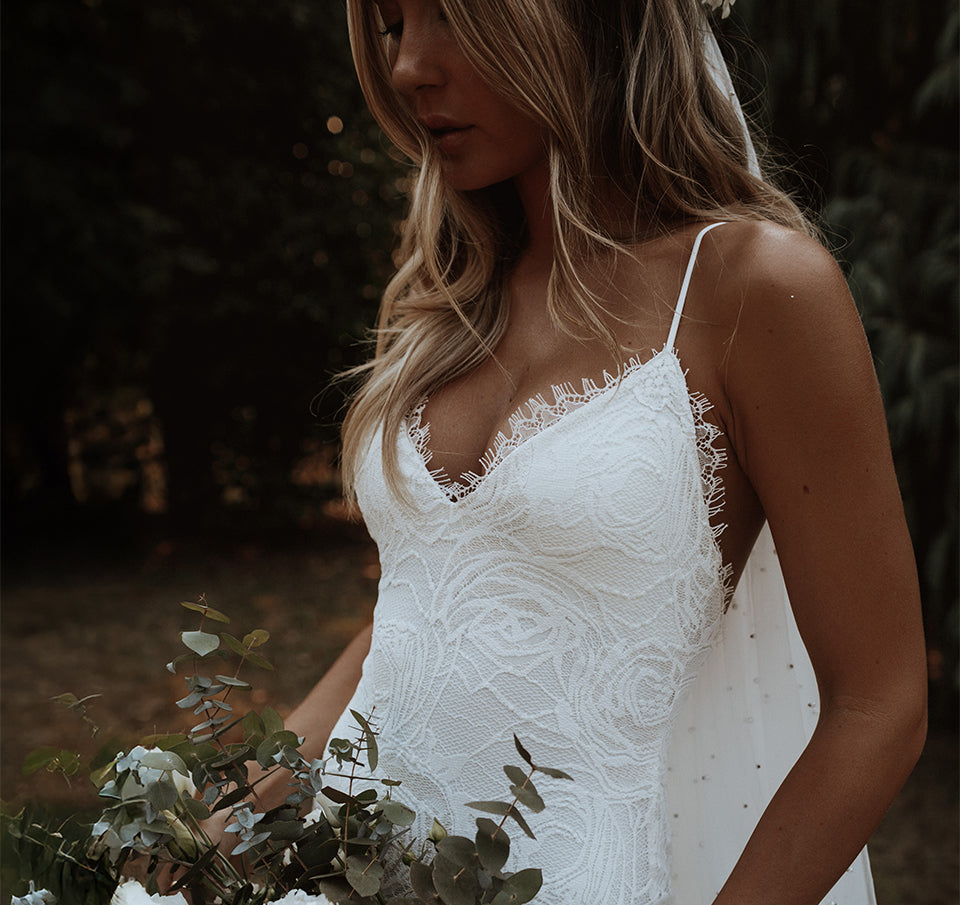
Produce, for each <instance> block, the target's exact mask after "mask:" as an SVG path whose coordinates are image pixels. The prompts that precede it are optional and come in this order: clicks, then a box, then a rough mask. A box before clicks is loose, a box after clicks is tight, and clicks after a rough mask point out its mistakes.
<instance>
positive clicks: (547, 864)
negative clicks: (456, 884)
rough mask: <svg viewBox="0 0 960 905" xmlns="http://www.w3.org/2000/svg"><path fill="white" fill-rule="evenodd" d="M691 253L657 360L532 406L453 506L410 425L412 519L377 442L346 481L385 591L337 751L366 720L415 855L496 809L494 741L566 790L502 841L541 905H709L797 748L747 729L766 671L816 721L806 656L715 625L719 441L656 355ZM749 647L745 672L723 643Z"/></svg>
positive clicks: (725, 596)
mask: <svg viewBox="0 0 960 905" xmlns="http://www.w3.org/2000/svg"><path fill="white" fill-rule="evenodd" d="M718 225H719V224H713V226H711V227H708V228H707V229H711V228H713V227H714V226H718ZM704 232H706V230H704V231H703V232H701V234H700V235H698V236H697V239H696V243H695V245H694V249H693V252H692V253H691V256H690V261H689V266H688V269H687V273H686V278H685V280H684V284H683V289H682V291H681V295H680V298H679V300H678V303H677V306H676V314H675V317H674V320H673V324H672V327H671V330H670V334H669V338H668V340H667V343H666V345H665V346H664V348H663V349H661V350H660V351H658V352H657V353H655V354H654V355H653V356H652V357H651V358H649V359H648V360H646V361H639V360H634V361H631V362H629V363H628V365H627V366H626V367H625V368H624V369H623V373H622V374H621V375H620V376H619V378H618V377H617V376H616V375H609V376H607V377H606V379H605V380H604V382H603V383H602V384H600V385H596V384H594V383H592V382H591V381H588V380H584V381H583V385H582V387H574V386H572V385H564V386H557V387H554V388H553V399H550V400H548V399H545V398H542V397H537V398H535V399H531V400H530V401H529V402H528V403H527V404H526V405H525V406H524V407H523V408H522V409H521V410H520V411H518V412H517V414H516V415H515V416H514V417H513V419H512V420H511V425H510V434H509V436H507V435H503V434H501V435H500V436H499V437H498V439H497V442H496V444H495V445H494V447H493V449H492V450H491V451H490V452H489V454H488V455H487V457H486V459H485V460H484V462H483V463H482V469H481V471H480V473H479V474H476V475H470V476H468V477H467V478H466V480H464V481H462V482H454V481H451V480H449V479H448V478H447V477H446V476H444V475H443V474H440V473H438V472H437V471H431V470H430V468H429V459H430V451H429V450H430V431H429V425H426V424H422V423H420V412H419V411H418V412H416V413H414V414H413V416H412V417H411V419H410V422H409V425H408V427H409V430H408V431H407V432H406V433H404V434H403V435H402V436H401V438H400V445H401V448H400V451H399V454H400V464H401V471H402V477H403V480H404V482H405V483H406V486H407V488H408V490H409V492H410V494H411V496H412V499H413V508H405V507H404V506H403V505H402V504H401V503H400V502H399V501H398V500H397V498H396V497H395V496H394V495H393V494H392V493H391V492H390V490H389V489H388V488H387V487H386V485H385V483H384V480H383V475H382V472H381V470H380V452H381V451H380V445H379V439H378V438H375V439H374V441H373V442H372V444H371V447H370V449H369V450H368V453H367V455H366V457H365V459H364V462H363V464H362V466H361V468H360V470H359V474H358V482H357V488H358V495H359V500H360V505H361V508H362V510H363V513H364V517H365V519H366V523H367V526H368V528H369V530H370V533H371V534H372V535H373V537H374V539H375V540H376V542H377V544H378V547H379V550H380V559H381V567H382V578H381V581H380V590H379V600H378V603H377V606H376V610H375V615H374V630H373V639H372V642H371V647H370V653H369V655H368V657H367V659H366V661H365V663H364V667H363V676H362V678H361V680H360V683H359V686H358V688H357V690H356V693H355V695H354V697H353V700H352V701H351V703H350V707H349V708H348V710H347V711H346V713H345V715H344V717H342V718H341V720H340V722H339V724H338V725H337V727H336V728H335V730H334V733H333V735H334V736H335V737H348V738H349V737H354V736H355V730H354V729H353V728H352V722H353V721H352V718H351V717H350V715H349V709H350V708H352V709H355V710H357V711H359V712H361V713H363V714H369V713H373V714H374V718H375V720H376V722H377V723H378V724H379V727H380V730H381V758H380V766H379V769H378V773H379V774H380V775H383V776H388V777H390V778H393V779H397V780H400V781H401V783H402V785H401V787H400V789H399V790H398V798H399V799H400V800H401V801H403V802H404V803H406V804H409V805H410V806H411V807H412V808H414V810H416V811H417V814H418V823H417V825H416V826H415V831H416V833H417V835H418V836H420V837H421V838H423V837H424V836H425V835H426V833H427V832H428V831H429V828H430V825H431V823H432V820H433V818H437V819H438V820H439V821H440V822H441V823H442V824H443V825H444V826H445V827H446V828H447V829H448V830H449V831H450V832H457V833H460V834H468V835H472V834H473V832H474V831H475V828H474V826H473V820H472V815H473V812H471V811H469V810H468V809H466V808H464V804H465V803H466V802H467V801H471V800H476V799H491V798H492V799H498V798H502V797H504V795H505V793H506V791H507V782H506V778H505V777H504V775H503V772H502V766H503V765H504V764H506V763H515V762H516V761H517V760H518V758H517V756H516V753H515V751H514V748H513V744H512V738H511V736H512V733H516V734H517V735H518V736H519V737H520V739H521V741H522V742H523V743H524V745H526V747H527V748H528V750H529V751H530V753H531V755H532V756H533V758H534V761H535V762H537V761H538V762H540V763H542V764H544V765H545V766H549V767H555V768H559V769H562V770H565V771H566V772H568V773H570V774H571V775H572V776H573V777H574V782H568V781H563V780H552V779H549V778H540V779H538V787H539V789H540V791H541V794H542V795H543V797H544V799H545V801H546V803H547V807H546V810H545V811H543V812H542V813H540V814H536V815H533V816H532V817H531V820H530V822H531V824H532V828H533V831H534V832H535V833H536V835H537V840H536V841H535V842H534V841H531V840H529V839H527V838H525V837H524V836H523V834H522V833H521V832H519V830H517V829H516V828H515V827H514V831H512V832H511V840H512V843H513V846H512V854H511V861H510V862H509V863H508V869H511V867H512V868H513V869H516V868H518V867H528V866H536V867H540V868H541V869H542V871H543V875H544V886H543V889H542V891H541V893H540V895H539V896H538V898H537V902H538V903H543V905H661V903H673V902H676V903H677V905H701V903H703V905H709V903H710V902H711V901H712V900H713V897H714V896H715V895H716V893H717V892H718V891H719V888H720V886H721V885H722V883H723V880H724V878H725V876H726V874H727V873H729V870H730V869H731V868H732V866H733V863H734V862H735V861H736V857H737V854H738V853H739V851H740V849H741V848H742V846H743V844H744V842H745V841H746V838H747V837H748V835H749V832H750V829H751V828H752V825H753V824H754V823H755V822H756V820H757V818H758V817H759V815H760V812H761V811H762V809H763V806H764V805H765V803H766V801H767V800H768V799H769V797H770V794H771V793H772V792H773V791H774V789H775V788H776V784H777V783H779V781H780V780H781V779H782V777H783V775H784V774H785V773H786V770H787V769H788V768H789V766H790V764H791V763H792V761H793V760H794V759H795V758H796V756H797V754H798V753H799V750H800V748H802V745H803V742H804V737H805V736H804V733H805V732H806V731H807V725H806V723H804V722H803V721H804V720H805V719H806V715H805V714H802V713H797V714H794V713H792V712H791V714H790V715H789V716H788V718H787V720H786V723H787V724H788V725H791V726H792V725H793V722H796V723H797V731H796V732H793V733H792V734H791V733H790V732H784V731H783V728H782V725H781V724H782V723H783V722H784V721H783V720H781V719H780V718H779V716H777V717H776V718H768V719H766V721H764V717H770V714H771V713H772V712H773V711H775V710H776V709H777V707H779V706H780V703H781V701H780V699H779V697H777V696H776V695H775V696H773V697H770V696H766V697H765V695H767V691H766V690H763V691H761V690H760V685H759V684H758V683H756V682H755V681H754V680H755V679H756V678H757V677H758V676H759V675H760V674H761V673H762V672H765V671H766V670H767V669H768V668H769V669H771V670H773V671H775V672H776V674H777V677H778V679H777V681H778V682H779V683H780V684H788V685H789V689H790V697H791V699H795V698H796V695H797V693H798V692H803V691H809V694H810V700H809V703H810V704H811V705H812V706H811V707H809V708H806V709H807V710H810V711H811V713H812V712H813V710H814V709H815V703H816V696H815V686H814V685H812V684H810V685H809V686H807V687H806V688H805V687H804V683H806V682H808V681H809V676H808V675H807V673H806V672H805V668H806V667H804V666H803V664H802V663H801V656H802V646H800V648H799V651H798V652H796V655H795V653H794V652H791V651H789V650H775V651H774V652H773V654H774V657H775V658H776V659H775V661H774V662H772V663H766V662H763V659H762V656H761V654H760V652H759V651H758V650H757V645H756V638H755V636H756V625H755V624H754V615H753V606H752V604H753V603H754V601H752V600H746V601H744V600H743V599H742V597H743V595H741V594H738V595H737V596H735V597H734V599H733V602H732V604H731V603H730V600H729V588H728V577H727V575H726V572H725V570H724V568H723V565H722V562H721V557H720V551H719V548H718V546H717V529H715V528H713V527H711V523H710V516H711V514H712V513H713V512H714V511H715V510H717V509H718V508H719V507H720V506H721V502H722V501H721V499H720V492H719V491H720V480H719V474H718V470H719V469H720V468H721V467H722V465H723V462H722V456H721V454H720V453H719V452H718V450H717V449H716V448H715V446H714V440H715V435H716V433H717V429H716V428H715V427H713V426H712V425H711V424H709V423H708V422H707V421H705V420H704V418H703V414H704V412H705V411H706V410H707V408H708V403H707V402H706V400H704V399H702V398H699V397H694V396H691V394H690V393H689V391H688V389H687V385H686V381H685V378H684V372H683V369H682V367H681V364H680V361H679V360H678V357H677V354H676V352H675V350H674V340H675V337H676V334H677V328H678V325H679V323H680V316H681V312H682V308H683V302H684V298H685V295H686V291H687V287H688V285H689V282H690V276H691V274H692V272H693V267H694V262H695V259H696V254H697V249H698V248H699V245H700V241H701V239H702V237H703V234H704ZM748 585H750V586H751V587H752V584H751V583H750V582H748ZM774 602H775V603H776V604H777V606H778V610H777V611H776V613H775V614H773V615H771V616H769V618H770V619H773V620H776V619H780V618H781V617H782V616H783V612H782V606H783V602H782V601H780V600H775V601H774ZM728 604H730V607H729V609H727V605H728ZM760 609H764V607H760ZM725 610H726V612H725ZM731 626H732V628H731ZM781 628H782V629H783V630H782V631H778V632H777V637H785V636H786V626H781ZM744 629H745V630H746V632H747V635H748V636H749V635H751V634H752V635H753V636H754V639H753V644H754V647H753V648H752V649H750V648H749V647H748V646H744V645H743V643H742V642H740V641H737V640H736V639H735V638H734V635H735V634H737V633H739V632H741V631H742V630H744ZM794 631H795V630H794ZM793 640H795V639H791V641H793ZM721 641H722V643H721ZM728 644H729V648H728ZM738 645H740V646H738ZM741 647H743V648H744V649H743V650H741ZM711 651H714V655H713V656H711ZM745 658H746V659H745ZM708 660H709V662H707V661H708ZM705 664H706V670H707V672H704V666H705ZM784 671H785V672H786V673H787V675H786V676H785V677H783V678H779V676H780V672H784ZM798 675H800V676H801V679H800V681H799V682H798V681H797V680H796V676H798ZM704 680H706V684H704ZM773 684H774V685H775V684H777V682H774V683H773ZM691 687H694V688H695V689H699V691H697V693H694V694H692V695H688V694H687V692H688V691H689V690H690V688H691ZM765 687H766V686H764V689H765ZM704 691H706V692H708V693H709V694H706V695H705V694H704V693H703V692H704ZM719 697H722V698H724V702H723V703H722V704H721V703H718V702H717V700H716V699H717V698H719ZM744 708H745V709H744ZM731 714H733V716H731ZM794 717H796V719H794ZM791 721H793V722H791ZM758 727H760V728H766V729H767V730H771V729H772V730H773V732H774V735H775V736H776V737H778V738H779V739H780V741H781V742H782V744H781V745H780V750H768V749H766V748H763V747H762V745H763V742H764V739H757V738H754V737H753V735H752V734H751V732H752V730H755V729H756V728H758ZM758 746H759V747H758ZM731 757H732V758H734V760H732V761H731V760H730V758H731ZM744 776H745V777H746V779H744V778H743V777H744ZM668 779H669V781H670V782H669V784H670V787H671V795H670V797H669V798H668V796H667V792H666V786H667V784H668ZM715 793H718V794H715ZM744 795H746V796H747V797H746V798H744ZM671 836H674V837H675V841H674V845H673V856H671ZM864 869H865V867H863V866H861V868H860V870H861V872H862V870H864ZM866 876H869V874H867V875H866ZM857 880H858V884H859V888H861V893H860V894H861V898H852V897H850V898H844V897H843V891H842V890H840V889H838V890H835V891H834V894H832V897H830V898H828V899H827V900H825V901H827V902H830V901H837V902H838V903H840V905H854V903H856V905H862V903H864V902H867V901H869V899H867V898H863V897H862V887H863V877H862V876H860V875H858V877H857Z"/></svg>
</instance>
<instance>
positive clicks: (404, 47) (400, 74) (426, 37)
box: [391, 26, 444, 96]
mask: <svg viewBox="0 0 960 905" xmlns="http://www.w3.org/2000/svg"><path fill="white" fill-rule="evenodd" d="M442 40H443V39H442V38H441V39H440V41H438V40H437V36H434V37H433V38H431V36H430V32H429V30H428V29H425V28H410V27H407V26H405V27H404V30H403V34H402V35H401V37H400V46H399V47H398V49H397V55H396V57H395V58H394V61H393V67H392V69H391V77H392V79H393V87H394V88H396V89H397V91H398V92H399V93H400V94H403V95H407V96H411V95H413V94H414V93H415V92H416V91H417V90H418V89H420V88H424V87H429V86H436V85H440V84H442V83H443V79H444V76H443V71H444V70H443V59H442V47H441V42H442Z"/></svg>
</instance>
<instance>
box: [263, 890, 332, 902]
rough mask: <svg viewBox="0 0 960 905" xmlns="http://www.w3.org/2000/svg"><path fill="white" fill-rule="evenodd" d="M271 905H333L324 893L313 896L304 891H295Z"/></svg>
mask: <svg viewBox="0 0 960 905" xmlns="http://www.w3.org/2000/svg"><path fill="white" fill-rule="evenodd" d="M269 905H333V902H331V901H330V900H329V899H328V898H327V897H326V896H325V895H324V894H323V893H319V894H318V895H315V896H311V895H309V894H308V893H305V892H304V891H303V890H302V889H293V890H291V891H290V892H288V893H287V894H286V895H285V896H284V897H283V898H282V899H276V900H275V901H273V902H270V903H269Z"/></svg>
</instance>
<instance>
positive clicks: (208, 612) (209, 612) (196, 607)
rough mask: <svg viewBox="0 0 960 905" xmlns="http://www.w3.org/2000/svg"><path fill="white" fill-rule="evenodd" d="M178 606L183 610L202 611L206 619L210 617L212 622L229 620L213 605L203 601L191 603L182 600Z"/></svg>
mask: <svg viewBox="0 0 960 905" xmlns="http://www.w3.org/2000/svg"><path fill="white" fill-rule="evenodd" d="M180 606H182V607H183V608H184V609H185V610H192V611H193V612H194V613H202V614H203V615H204V616H205V617H206V618H207V619H212V620H213V621H214V622H229V621H230V618H229V617H228V616H225V615H224V614H223V613H221V612H220V611H219V610H215V609H214V608H213V607H209V606H207V605H206V604H205V603H191V602H190V601H189V600H183V601H181V602H180Z"/></svg>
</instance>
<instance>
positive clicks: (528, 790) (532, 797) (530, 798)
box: [510, 782, 545, 814]
mask: <svg viewBox="0 0 960 905" xmlns="http://www.w3.org/2000/svg"><path fill="white" fill-rule="evenodd" d="M510 791H511V792H513V794H514V796H515V797H516V799H517V801H519V802H520V803H521V804H523V805H526V807H528V808H530V810H531V811H533V813H534V814H539V813H540V812H541V811H542V810H543V809H544V807H545V805H544V803H543V799H542V798H541V797H540V796H539V795H538V794H537V790H536V789H535V788H534V787H533V783H530V782H528V783H527V785H525V786H510Z"/></svg>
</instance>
